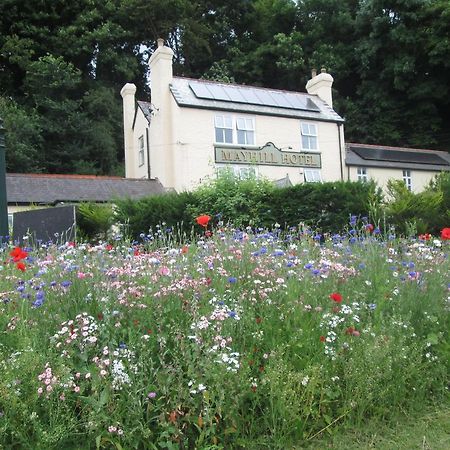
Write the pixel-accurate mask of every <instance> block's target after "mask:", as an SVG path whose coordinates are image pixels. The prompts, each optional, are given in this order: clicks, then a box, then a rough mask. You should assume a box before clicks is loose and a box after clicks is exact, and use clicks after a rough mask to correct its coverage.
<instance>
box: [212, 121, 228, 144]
mask: <svg viewBox="0 0 450 450" xmlns="http://www.w3.org/2000/svg"><path fill="white" fill-rule="evenodd" d="M214 133H215V137H214V140H215V142H217V143H220V144H232V143H233V118H232V116H230V115H226V114H222V115H220V114H216V115H215V116H214ZM218 133H219V134H218ZM218 137H219V139H218Z"/></svg>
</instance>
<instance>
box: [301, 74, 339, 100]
mask: <svg viewBox="0 0 450 450" xmlns="http://www.w3.org/2000/svg"><path fill="white" fill-rule="evenodd" d="M332 85H333V77H332V76H331V75H330V74H329V73H327V71H326V70H325V69H324V68H322V70H321V72H320V73H319V74H318V75H317V74H316V71H315V69H313V71H312V78H311V79H310V80H309V81H308V82H307V83H306V91H307V92H308V94H311V95H317V96H318V97H319V98H320V99H321V100H323V101H324V102H325V103H327V104H328V106H330V108H332V107H333V97H332V94H331V86H332Z"/></svg>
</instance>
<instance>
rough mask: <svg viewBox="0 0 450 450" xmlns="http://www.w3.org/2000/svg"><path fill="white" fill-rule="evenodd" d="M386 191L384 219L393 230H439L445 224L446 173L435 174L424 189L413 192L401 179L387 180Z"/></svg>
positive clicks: (448, 190)
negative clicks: (387, 196)
mask: <svg viewBox="0 0 450 450" xmlns="http://www.w3.org/2000/svg"><path fill="white" fill-rule="evenodd" d="M444 192H445V193H444ZM388 195H389V198H388V202H387V203H386V205H385V208H384V209H385V214H386V220H387V221H388V223H389V224H390V225H393V226H394V227H395V230H396V232H397V233H400V234H402V235H412V234H416V233H425V232H428V233H434V234H439V230H440V229H441V228H443V227H444V226H446V224H448V220H449V219H450V213H449V205H448V203H449V200H448V196H449V195H450V177H449V175H448V174H443V175H441V176H439V177H437V178H436V179H435V180H433V182H432V183H431V184H430V186H429V187H428V188H427V189H425V190H424V191H422V192H419V193H417V194H416V193H414V192H411V191H409V190H408V189H407V188H406V186H405V184H404V183H403V182H402V181H400V180H390V181H389V182H388ZM446 196H447V197H446Z"/></svg>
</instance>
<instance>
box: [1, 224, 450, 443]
mask: <svg viewBox="0 0 450 450" xmlns="http://www.w3.org/2000/svg"><path fill="white" fill-rule="evenodd" d="M448 250H449V247H448V242H446V241H440V240H438V239H436V240H430V241H421V240H418V239H409V240H403V239H396V238H394V237H390V238H388V237H386V239H384V238H383V237H382V236H381V235H372V234H371V233H370V232H369V231H367V229H366V228H365V226H364V225H363V224H362V225H361V227H360V228H359V229H358V230H355V231H352V232H351V233H345V234H343V235H341V236H339V235H334V236H327V237H325V238H324V237H320V236H318V235H316V234H315V233H314V232H311V231H309V230H291V231H290V232H289V233H281V232H279V230H277V229H275V230H273V231H271V232H268V231H263V230H261V231H259V232H255V231H252V230H250V229H249V230H246V231H240V230H214V235H213V236H212V237H208V238H199V239H198V240H195V241H192V242H186V243H180V242H175V241H174V240H172V239H171V235H170V232H168V234H167V235H165V236H160V237H159V238H158V239H157V238H154V237H153V236H143V239H142V242H134V243H127V242H123V241H114V242H112V243H101V244H99V245H95V246H94V245H88V244H76V245H75V244H72V243H66V244H62V245H53V244H48V245H40V246H39V247H33V248H25V249H23V251H26V252H27V255H24V254H23V253H22V254H21V253H20V252H19V251H18V250H16V251H13V247H11V246H8V245H3V247H2V252H3V253H2V254H3V260H4V264H3V266H2V268H1V270H0V300H1V303H0V373H1V376H0V448H4V449H62V448H64V449H100V448H101V449H103V448H104V449H110V448H116V449H204V450H207V449H209V450H212V449H288V448H292V449H297V448H299V449H300V448H317V449H319V448H336V449H341V448H342V449H344V448H346V449H351V448H355V449H356V448H380V449H384V448H386V449H388V448H396V449H397V448H398V449H402V448H404V449H407V448H422V449H426V448H433V449H440V448H442V449H444V448H448V445H447V444H448V435H449V433H448V414H447V413H448V406H446V405H448V403H447V402H448V382H449V380H448V374H449V371H448V369H449V360H450V351H449V349H450V343H449V340H448V332H449V306H450V303H449V284H448V283H449V282H450V280H449V273H450V271H449V260H448ZM12 251H13V253H12V255H11V252H12ZM14 258H16V261H14ZM20 262H22V263H23V264H25V270H24V271H22V270H20V266H18V265H17V264H18V263H20ZM22 269H23V267H22ZM433 405H434V406H433ZM436 405H437V406H436ZM430 408H434V409H430Z"/></svg>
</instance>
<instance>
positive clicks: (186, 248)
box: [181, 245, 189, 255]
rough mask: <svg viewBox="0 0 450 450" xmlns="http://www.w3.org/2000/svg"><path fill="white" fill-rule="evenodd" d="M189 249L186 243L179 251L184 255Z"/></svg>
mask: <svg viewBox="0 0 450 450" xmlns="http://www.w3.org/2000/svg"><path fill="white" fill-rule="evenodd" d="M188 251H189V247H188V246H187V245H183V247H182V248H181V253H182V254H183V255H185V254H186V253H187V252H188Z"/></svg>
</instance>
